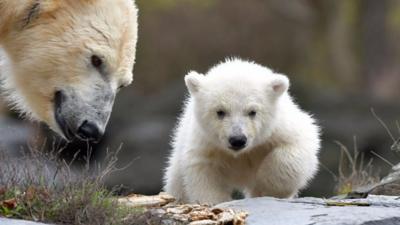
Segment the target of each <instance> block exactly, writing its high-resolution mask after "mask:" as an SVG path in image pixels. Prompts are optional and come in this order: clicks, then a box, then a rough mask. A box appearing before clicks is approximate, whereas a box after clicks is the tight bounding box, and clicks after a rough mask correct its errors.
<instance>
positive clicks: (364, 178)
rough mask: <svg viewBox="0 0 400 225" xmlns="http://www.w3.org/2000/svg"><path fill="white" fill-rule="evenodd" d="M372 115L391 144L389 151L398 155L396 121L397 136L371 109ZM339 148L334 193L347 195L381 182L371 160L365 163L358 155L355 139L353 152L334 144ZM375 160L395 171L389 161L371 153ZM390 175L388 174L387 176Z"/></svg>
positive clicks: (397, 123)
mask: <svg viewBox="0 0 400 225" xmlns="http://www.w3.org/2000/svg"><path fill="white" fill-rule="evenodd" d="M371 113H372V115H373V116H374V117H375V119H376V120H377V121H378V122H379V123H380V125H381V126H382V127H383V128H384V129H385V131H386V132H387V134H388V135H389V137H390V139H391V140H392V142H393V144H392V146H391V151H392V152H393V153H394V154H395V155H396V154H398V153H400V138H398V137H400V124H399V122H398V121H396V128H397V132H398V135H397V137H396V134H394V133H393V132H392V131H391V130H390V129H389V127H388V126H387V125H386V123H385V122H384V121H383V120H382V119H381V118H380V117H379V116H378V115H377V114H376V113H375V111H374V109H371ZM336 144H337V145H338V146H339V147H340V151H341V154H340V160H339V166H338V175H335V179H336V180H337V186H336V193H337V194H348V193H350V192H352V191H357V190H361V189H364V190H366V189H368V188H370V187H373V186H375V185H377V184H379V183H380V182H381V178H380V176H379V170H377V169H376V168H374V167H373V165H372V159H371V160H369V161H368V162H365V159H364V154H363V153H360V152H359V151H358V148H357V139H356V138H354V146H353V151H352V152H351V151H350V150H349V149H348V148H347V147H346V146H344V145H343V144H341V143H340V142H336ZM371 153H372V154H374V155H375V156H376V157H377V158H379V159H380V160H382V161H384V162H385V163H387V164H388V165H390V166H391V167H392V168H393V169H395V168H394V167H395V165H394V164H393V163H391V162H390V161H389V160H387V159H385V158H384V157H382V156H380V155H379V154H377V153H375V152H373V151H372V152H371ZM389 175H390V174H389Z"/></svg>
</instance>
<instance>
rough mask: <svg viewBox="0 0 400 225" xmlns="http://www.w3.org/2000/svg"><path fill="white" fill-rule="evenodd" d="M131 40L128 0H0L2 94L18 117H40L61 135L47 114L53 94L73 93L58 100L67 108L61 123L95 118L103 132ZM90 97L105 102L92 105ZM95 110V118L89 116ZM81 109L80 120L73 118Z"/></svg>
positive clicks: (127, 78) (127, 77) (128, 73)
mask: <svg viewBox="0 0 400 225" xmlns="http://www.w3.org/2000/svg"><path fill="white" fill-rule="evenodd" d="M136 42H137V8H136V6H135V4H134V1H133V0H61V1H59V0H0V47H2V48H3V52H1V51H0V53H1V54H2V56H0V58H1V57H3V60H2V63H1V64H0V66H2V68H0V73H1V76H2V80H3V88H4V89H5V92H6V98H7V100H8V101H9V102H10V103H11V104H12V105H13V106H14V107H15V108H16V109H17V110H19V111H20V112H21V113H23V114H25V116H26V117H28V118H30V119H34V120H39V121H44V122H45V123H47V124H48V125H49V126H50V127H51V128H52V129H53V130H55V131H57V132H58V133H59V134H61V135H62V136H64V133H63V132H62V131H61V128H60V126H59V124H57V121H56V119H55V116H54V114H55V107H54V96H55V92H57V91H59V90H62V91H65V92H68V93H73V96H71V95H72V94H68V93H66V94H65V95H66V97H67V98H69V99H73V100H70V102H68V103H65V105H64V108H69V109H68V110H69V111H68V112H65V113H64V114H63V116H65V117H69V118H66V120H67V121H66V123H69V124H72V123H75V122H76V123H79V122H82V121H83V120H98V121H95V122H94V123H98V124H97V125H98V126H99V128H100V129H102V130H104V128H105V125H106V124H107V121H108V118H109V112H111V107H112V103H113V97H114V96H115V94H116V92H117V90H118V88H119V87H121V86H126V85H128V84H130V83H131V81H132V69H133V65H134V60H135V52H136ZM92 55H97V56H99V57H100V58H101V59H102V60H103V62H104V71H102V72H101V73H100V72H99V71H98V70H96V69H95V68H93V67H92V66H91V64H90V63H91V56H92ZM104 89H107V91H108V92H109V93H108V94H107V96H106V97H107V100H105V98H106V97H104V96H103V95H102V93H101V92H102V91H103V90H104ZM111 98H112V99H111ZM110 99H111V100H112V101H111V100H110ZM93 101H97V102H101V103H103V105H106V106H107V107H102V108H101V107H100V106H93V105H91V102H93ZM96 113H100V114H101V113H102V114H103V116H102V118H101V119H99V118H93V117H95V115H96ZM67 114H68V115H67ZM72 114H73V115H72ZM88 114H90V115H88ZM83 115H88V116H87V117H88V118H82V119H78V118H77V117H81V116H82V117H83ZM72 117H73V118H72ZM71 118H72V119H71ZM72 120H73V122H71V121H72ZM100 120H101V121H100ZM78 125H79V124H77V125H76V126H78ZM70 129H71V130H74V129H77V128H76V127H75V125H71V127H70ZM72 132H74V131H72Z"/></svg>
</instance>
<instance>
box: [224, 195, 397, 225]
mask: <svg viewBox="0 0 400 225" xmlns="http://www.w3.org/2000/svg"><path fill="white" fill-rule="evenodd" d="M328 205H330V206H328ZM338 205H342V206H338ZM217 207H221V208H233V209H238V210H245V211H247V212H248V213H249V217H248V218H247V224H248V225H266V224H268V225H328V224H329V225H395V224H396V225H400V197H396V196H377V195H371V196H369V197H368V198H366V199H351V200H350V199H349V200H334V199H320V198H299V199H289V200H288V199H276V198H269V197H265V198H256V199H244V200H239V201H233V202H227V203H223V204H220V205H218V206H217Z"/></svg>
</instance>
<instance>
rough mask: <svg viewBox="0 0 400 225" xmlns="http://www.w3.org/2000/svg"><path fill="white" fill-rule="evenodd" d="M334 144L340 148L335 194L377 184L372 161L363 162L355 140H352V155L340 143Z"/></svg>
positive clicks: (376, 174) (377, 180)
mask: <svg viewBox="0 0 400 225" xmlns="http://www.w3.org/2000/svg"><path fill="white" fill-rule="evenodd" d="M336 144H337V145H338V146H339V147H340V160H339V166H338V175H337V176H335V178H336V180H337V186H336V193H337V194H339V195H342V194H348V193H350V192H352V191H354V190H357V189H359V188H363V187H368V186H371V185H374V184H377V183H379V181H380V177H379V173H378V171H375V170H374V168H373V166H372V159H371V160H369V161H368V162H367V163H366V162H365V158H364V154H362V153H360V152H359V151H358V149H357V139H356V138H354V147H353V153H351V152H350V151H349V149H348V148H347V147H346V146H344V145H343V144H341V143H340V142H336Z"/></svg>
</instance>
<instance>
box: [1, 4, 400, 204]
mask: <svg viewBox="0 0 400 225" xmlns="http://www.w3.org/2000/svg"><path fill="white" fill-rule="evenodd" d="M137 4H138V7H139V9H140V29H139V33H140V34H139V43H138V52H137V53H138V54H137V63H136V65H135V70H134V74H135V81H134V83H133V85H131V86H130V87H128V88H125V89H124V90H122V91H121V92H120V94H119V96H118V97H117V100H116V103H115V108H114V112H113V114H112V118H111V120H110V123H109V126H108V129H107V133H106V137H105V138H104V140H103V141H102V142H101V143H100V144H98V145H96V146H90V148H93V156H92V157H93V160H94V161H102V160H103V158H104V156H105V155H106V152H107V150H116V149H119V148H121V151H120V153H119V158H120V161H119V165H120V167H124V166H126V165H128V164H129V163H131V165H130V166H129V167H128V168H126V169H125V170H122V171H119V172H117V173H115V174H114V175H113V176H111V177H109V178H108V180H107V185H109V186H110V187H111V186H113V185H121V184H122V185H124V188H125V190H126V192H136V193H142V194H155V193H158V192H159V191H160V190H161V187H162V174H163V169H164V168H165V165H166V158H167V156H168V154H169V151H170V146H169V141H170V135H171V132H172V130H173V128H174V124H175V122H176V117H177V115H179V113H180V111H181V106H182V101H183V99H184V97H185V95H186V89H185V87H184V82H183V77H184V75H185V74H186V73H187V72H188V71H189V70H197V71H199V72H206V71H207V69H208V68H209V67H210V66H212V65H214V64H216V63H217V62H219V61H221V60H223V59H224V58H226V57H229V56H239V57H242V58H244V59H251V60H254V61H256V62H257V63H260V64H263V65H266V66H269V67H270V68H272V69H273V70H275V71H278V72H280V73H284V74H287V75H288V76H289V78H290V79H291V82H292V87H291V93H292V95H294V96H295V99H296V101H297V102H298V103H299V104H300V105H301V106H302V108H303V109H305V110H307V111H309V112H312V114H314V116H315V118H316V119H317V120H318V121H319V124H320V125H321V126H322V128H323V146H322V150H321V154H320V158H321V169H320V172H319V174H318V176H317V177H316V179H314V180H313V182H312V183H311V184H310V186H309V188H308V189H307V190H305V191H304V192H303V193H302V195H308V196H326V197H329V196H331V195H333V194H334V188H335V184H336V180H335V179H334V176H333V175H332V173H334V174H337V171H338V169H337V168H338V161H339V158H340V157H339V155H340V148H339V146H338V145H337V144H335V141H339V142H340V143H342V144H343V145H345V146H348V147H349V149H351V150H352V149H353V146H356V147H357V149H358V150H359V151H360V152H362V153H364V155H365V161H368V160H369V159H371V158H374V157H375V155H374V154H373V153H372V151H373V152H375V153H377V154H379V155H381V156H382V157H384V158H385V159H387V160H388V161H390V162H391V163H393V164H394V163H397V162H399V161H400V155H396V154H395V153H394V152H393V151H391V150H390V148H391V145H392V144H393V138H395V139H396V138H398V137H399V136H400V135H399V133H400V129H399V125H398V123H397V122H396V121H397V120H399V117H400V101H399V97H400V63H399V62H400V61H399V60H400V42H399V41H398V40H399V38H400V1H397V0H380V1H376V0H335V1H332V0H297V1H292V0H246V1H243V0H201V1H199V0H197V1H196V0H137ZM0 108H1V110H0V115H1V116H0V145H1V148H2V149H3V150H5V151H8V152H10V153H12V154H20V152H21V150H23V149H26V148H27V146H29V145H31V144H32V143H31V142H29V140H35V143H36V145H38V146H42V145H43V146H45V147H46V146H47V147H48V148H54V146H56V147H57V146H65V147H66V150H65V151H64V156H63V157H66V158H71V157H73V155H74V154H75V153H76V152H77V151H78V150H82V151H81V154H82V152H84V151H85V150H86V149H87V148H89V147H88V145H87V144H86V143H72V144H69V145H66V143H63V142H62V141H61V140H59V139H57V138H56V137H54V134H53V133H52V132H50V131H48V130H46V128H43V127H42V126H40V125H37V124H32V123H29V122H24V121H22V120H20V119H17V116H16V115H15V114H14V113H12V112H10V111H8V110H7V108H6V107H5V106H4V104H3V106H2V107H0ZM371 109H374V111H375V112H376V114H377V115H378V116H379V117H380V118H382V120H383V121H384V122H385V123H386V124H387V126H388V128H389V129H390V130H391V132H392V136H393V138H392V137H391V136H390V135H389V134H388V132H387V131H386V129H385V128H383V126H382V125H381V124H380V122H379V121H378V119H377V118H376V117H375V116H374V115H373V114H372V112H371ZM355 137H356V141H355ZM45 147H44V148H45ZM373 163H374V168H375V170H376V171H377V172H379V173H381V174H385V172H387V171H388V170H389V169H390V167H391V166H390V165H389V164H388V163H385V162H384V161H383V160H381V159H379V158H376V157H375V159H374V161H373Z"/></svg>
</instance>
